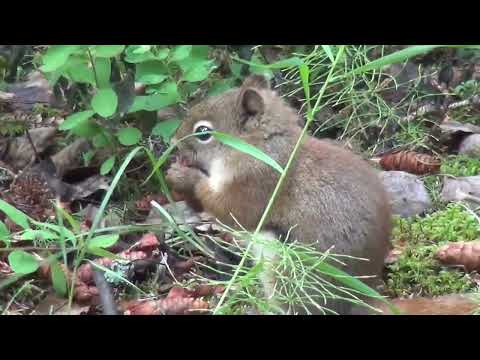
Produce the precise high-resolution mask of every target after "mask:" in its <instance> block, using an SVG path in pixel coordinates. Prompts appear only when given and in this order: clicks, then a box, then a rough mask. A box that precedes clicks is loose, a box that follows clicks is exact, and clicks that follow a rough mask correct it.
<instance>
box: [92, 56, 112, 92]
mask: <svg viewBox="0 0 480 360" xmlns="http://www.w3.org/2000/svg"><path fill="white" fill-rule="evenodd" d="M95 71H96V72H97V79H98V86H99V87H100V88H106V87H108V86H109V85H110V75H111V73H112V62H111V60H110V59H108V58H98V59H96V60H95Z"/></svg>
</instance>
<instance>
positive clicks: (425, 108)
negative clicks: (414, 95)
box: [400, 95, 480, 122]
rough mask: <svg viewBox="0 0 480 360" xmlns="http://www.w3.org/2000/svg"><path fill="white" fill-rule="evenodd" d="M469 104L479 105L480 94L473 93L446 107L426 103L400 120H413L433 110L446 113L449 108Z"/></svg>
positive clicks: (452, 108)
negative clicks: (469, 96) (467, 97)
mask: <svg viewBox="0 0 480 360" xmlns="http://www.w3.org/2000/svg"><path fill="white" fill-rule="evenodd" d="M471 105H473V106H480V95H475V96H472V97H471V98H469V99H466V100H461V101H457V102H454V103H451V104H450V105H448V106H447V107H446V108H443V109H442V107H441V106H438V105H433V104H426V105H423V106H420V107H419V108H418V109H417V110H416V111H415V112H413V113H411V114H410V115H407V116H405V117H403V118H401V119H400V122H409V121H413V120H415V119H416V118H418V117H420V116H424V115H428V114H432V113H435V112H439V113H440V112H441V113H443V114H446V113H448V112H449V111H450V110H455V109H459V108H462V107H466V106H471Z"/></svg>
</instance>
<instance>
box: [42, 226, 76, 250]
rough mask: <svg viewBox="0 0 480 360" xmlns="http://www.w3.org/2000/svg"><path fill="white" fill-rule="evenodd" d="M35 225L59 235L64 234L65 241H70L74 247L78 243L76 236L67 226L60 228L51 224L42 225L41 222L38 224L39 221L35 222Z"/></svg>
mask: <svg viewBox="0 0 480 360" xmlns="http://www.w3.org/2000/svg"><path fill="white" fill-rule="evenodd" d="M34 224H35V225H37V226H38V227H41V228H44V229H50V230H53V231H55V232H56V233H57V234H59V235H60V234H61V233H62V232H63V235H64V236H65V239H67V240H70V241H71V242H72V244H73V245H75V243H76V239H75V234H74V233H72V232H71V231H70V230H69V229H67V228H66V227H65V226H59V225H55V224H49V223H41V222H37V221H35V222H34ZM58 237H59V236H58Z"/></svg>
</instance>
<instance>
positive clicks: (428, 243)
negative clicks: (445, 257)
mask: <svg viewBox="0 0 480 360" xmlns="http://www.w3.org/2000/svg"><path fill="white" fill-rule="evenodd" d="M479 235H480V225H479V223H478V220H477V218H476V217H475V216H474V215H472V214H471V213H470V212H469V211H468V210H466V208H465V207H464V206H462V205H461V204H458V203H452V204H449V205H447V206H446V208H445V209H443V210H440V211H437V212H435V213H432V214H430V215H427V216H426V217H424V218H422V217H415V218H410V219H400V218H396V222H395V227H394V229H393V234H392V239H393V240H392V241H393V243H394V244H397V245H400V246H401V245H402V244H403V246H404V251H403V252H402V254H401V256H400V258H399V259H398V261H397V262H395V263H394V264H393V265H390V266H389V273H388V279H387V287H388V290H389V292H390V293H392V294H393V295H396V296H405V295H410V294H417V295H418V294H422V295H427V296H433V295H441V294H449V293H453V292H461V291H468V290H473V289H474V288H475V284H474V282H473V281H472V279H471V278H470V276H469V275H468V274H464V273H463V272H461V271H459V270H456V269H449V268H446V267H444V266H442V265H441V264H440V263H439V262H438V261H437V260H436V259H435V258H434V254H435V251H436V250H437V249H438V248H439V246H441V245H443V244H445V243H447V242H456V241H471V240H475V239H477V238H478V236H479Z"/></svg>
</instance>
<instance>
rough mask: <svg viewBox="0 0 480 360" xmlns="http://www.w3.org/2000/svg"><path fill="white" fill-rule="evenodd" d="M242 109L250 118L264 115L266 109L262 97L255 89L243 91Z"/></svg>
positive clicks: (241, 94)
mask: <svg viewBox="0 0 480 360" xmlns="http://www.w3.org/2000/svg"><path fill="white" fill-rule="evenodd" d="M240 107H241V109H242V112H243V113H245V114H246V115H248V116H255V115H257V114H262V113H263V111H264V109H265V102H264V101H263V97H262V95H261V94H260V93H259V92H258V91H257V90H256V89H253V88H246V89H243V90H242V91H241V93H240Z"/></svg>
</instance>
